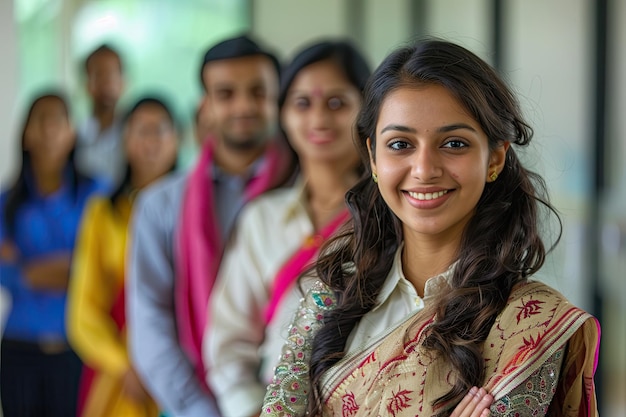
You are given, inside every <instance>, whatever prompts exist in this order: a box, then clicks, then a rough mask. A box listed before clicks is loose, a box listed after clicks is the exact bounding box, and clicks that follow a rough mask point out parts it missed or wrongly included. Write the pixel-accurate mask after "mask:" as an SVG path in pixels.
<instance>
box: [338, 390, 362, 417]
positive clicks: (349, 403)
mask: <svg viewBox="0 0 626 417" xmlns="http://www.w3.org/2000/svg"><path fill="white" fill-rule="evenodd" d="M341 401H342V402H343V405H342V406H341V415H342V416H343V417H352V416H353V415H355V414H356V412H357V411H359V405H358V404H357V403H356V399H355V398H354V393H353V392H348V393H346V394H345V395H344V396H343V397H341Z"/></svg>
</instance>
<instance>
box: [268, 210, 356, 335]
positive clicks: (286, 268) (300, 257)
mask: <svg viewBox="0 0 626 417" xmlns="http://www.w3.org/2000/svg"><path fill="white" fill-rule="evenodd" d="M349 216H350V212H349V211H348V210H347V209H345V210H342V212H341V213H339V215H337V217H335V218H334V219H333V221H331V222H330V223H329V224H327V225H326V227H324V228H323V229H322V230H321V231H320V232H319V233H317V234H315V235H313V236H310V237H308V238H307V239H306V241H305V242H304V245H302V246H301V247H300V249H298V250H297V251H296V252H295V253H294V254H293V255H292V256H291V257H290V258H289V259H288V260H287V262H285V264H284V265H283V266H282V268H280V270H279V271H278V273H277V274H276V278H274V285H273V288H272V293H271V294H272V295H271V298H270V301H269V303H268V305H267V308H266V309H265V323H266V324H267V323H269V322H270V321H272V318H273V317H274V313H275V312H276V309H277V308H278V305H279V304H280V301H281V300H282V298H283V296H284V295H285V293H286V292H287V290H288V289H289V288H291V285H292V284H293V283H294V281H295V280H296V279H297V278H298V277H299V276H300V274H301V273H302V272H304V270H305V269H306V268H307V267H308V266H309V265H310V264H311V260H312V259H313V258H314V257H316V256H317V253H318V251H319V249H320V247H321V246H322V244H323V243H324V242H325V241H326V240H328V238H329V237H330V236H331V235H332V234H333V233H335V231H337V229H339V227H340V226H341V225H343V224H344V223H345V222H346V220H348V217H349Z"/></svg>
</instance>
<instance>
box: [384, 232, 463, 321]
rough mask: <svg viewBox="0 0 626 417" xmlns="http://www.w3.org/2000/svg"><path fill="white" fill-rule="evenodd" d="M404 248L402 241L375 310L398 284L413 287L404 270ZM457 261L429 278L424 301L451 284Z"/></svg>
mask: <svg viewBox="0 0 626 417" xmlns="http://www.w3.org/2000/svg"><path fill="white" fill-rule="evenodd" d="M403 248H404V243H402V244H401V245H400V246H399V247H398V249H397V250H396V253H395V255H394V259H393V265H392V266H391V270H390V271H389V274H388V275H387V279H386V280H385V282H384V284H383V287H382V288H381V290H380V293H379V294H378V298H377V303H376V307H374V310H375V309H376V308H378V306H380V305H382V304H383V303H384V302H385V301H386V300H387V299H388V298H389V297H390V296H391V293H392V292H393V291H394V290H395V289H396V288H397V287H398V286H400V285H406V284H408V285H409V286H411V287H413V286H412V284H411V283H410V282H409V281H408V280H407V279H406V277H405V276H404V272H403V271H402V249H403ZM457 262H458V261H457ZM457 262H454V263H453V264H452V265H450V267H449V268H448V269H447V270H445V271H444V272H442V273H441V274H437V275H435V276H433V277H430V278H428V280H427V281H426V284H425V286H424V298H423V299H424V301H426V300H428V299H429V298H432V297H433V296H434V295H436V294H438V293H439V292H440V291H441V290H442V289H443V288H445V287H446V286H448V285H449V283H450V280H451V279H452V275H453V274H454V270H455V268H456V265H457Z"/></svg>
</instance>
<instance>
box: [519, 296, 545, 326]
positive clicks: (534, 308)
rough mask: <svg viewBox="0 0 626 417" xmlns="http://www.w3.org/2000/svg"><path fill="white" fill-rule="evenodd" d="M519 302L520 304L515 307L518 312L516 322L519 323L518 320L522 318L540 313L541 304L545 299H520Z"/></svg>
mask: <svg viewBox="0 0 626 417" xmlns="http://www.w3.org/2000/svg"><path fill="white" fill-rule="evenodd" d="M521 302H522V306H521V307H517V309H518V310H519V313H517V324H519V322H520V321H521V320H523V319H527V318H528V317H530V316H532V315H535V314H539V313H541V309H542V307H541V304H545V301H539V300H532V299H531V300H529V301H527V302H524V300H523V299H522V300H521Z"/></svg>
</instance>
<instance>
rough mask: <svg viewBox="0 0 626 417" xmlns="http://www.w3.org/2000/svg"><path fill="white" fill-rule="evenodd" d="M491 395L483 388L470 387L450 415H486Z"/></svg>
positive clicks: (471, 416)
mask: <svg viewBox="0 0 626 417" xmlns="http://www.w3.org/2000/svg"><path fill="white" fill-rule="evenodd" d="M492 402H493V396H492V395H491V394H489V393H487V391H485V389H484V388H480V389H478V388H477V387H472V389H470V390H469V392H468V393H467V395H466V396H465V398H463V400H461V402H460V403H459V405H457V406H456V408H455V409H454V411H453V412H452V414H451V415H450V417H488V416H489V407H490V406H491V403H492Z"/></svg>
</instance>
